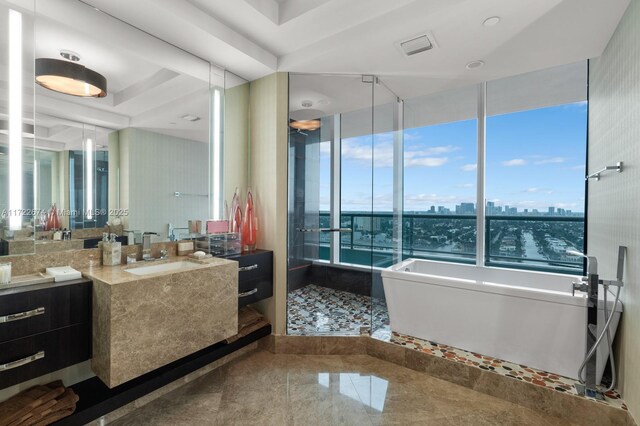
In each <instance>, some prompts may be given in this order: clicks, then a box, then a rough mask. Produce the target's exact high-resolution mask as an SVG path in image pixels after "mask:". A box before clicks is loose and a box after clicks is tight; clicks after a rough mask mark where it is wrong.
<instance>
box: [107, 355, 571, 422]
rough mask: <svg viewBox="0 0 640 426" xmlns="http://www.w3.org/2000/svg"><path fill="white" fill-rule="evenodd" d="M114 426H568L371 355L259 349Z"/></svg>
mask: <svg viewBox="0 0 640 426" xmlns="http://www.w3.org/2000/svg"><path fill="white" fill-rule="evenodd" d="M111 424H113V425H117V426H124V425H128V426H136V425H172V426H176V425H225V426H226V425H278V426H281V425H305V426H309V425H396V424H397V425H445V426H447V425H467V424H469V425H471V424H473V425H485V424H486V425H535V424H539V425H560V424H568V423H567V422H566V421H565V422H564V423H563V422H561V421H560V420H558V419H556V418H554V417H550V416H548V415H545V414H543V413H540V412H537V411H534V410H530V409H528V408H524V407H522V406H519V405H516V404H513V403H510V402H507V401H504V400H502V399H499V398H495V397H492V396H489V395H486V394H482V393H479V392H477V391H474V390H472V389H469V388H466V387H463V386H459V385H456V384H453V383H450V382H447V381H444V380H440V379H437V378H434V377H431V376H429V375H427V374H424V373H420V372H416V371H414V370H410V369H408V368H405V367H402V366H399V365H396V364H392V363H389V362H386V361H383V360H379V359H376V358H372V357H370V356H368V355H289V354H272V353H270V352H266V351H256V352H254V353H251V354H247V355H245V356H243V357H241V358H238V359H236V360H234V361H232V362H230V363H229V364H226V365H224V366H222V367H220V368H219V369H217V370H214V371H212V372H210V373H208V374H206V375H204V376H202V377H200V378H198V379H196V380H194V381H193V382H190V383H188V384H186V385H184V386H182V387H181V388H178V389H175V390H173V391H171V392H169V393H167V394H165V395H163V396H162V397H161V398H159V399H157V400H155V401H152V402H150V403H148V404H147V405H145V406H143V407H140V408H138V409H136V410H134V411H133V412H131V413H129V414H127V415H125V416H124V417H121V418H119V419H118V420H116V421H115V422H113V423H111Z"/></svg>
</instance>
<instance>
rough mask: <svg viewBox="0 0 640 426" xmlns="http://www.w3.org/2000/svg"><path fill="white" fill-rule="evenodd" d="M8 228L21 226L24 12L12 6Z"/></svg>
mask: <svg viewBox="0 0 640 426" xmlns="http://www.w3.org/2000/svg"><path fill="white" fill-rule="evenodd" d="M9 209H10V210H11V212H13V214H10V215H9V229H11V230H14V231H15V230H19V229H21V228H22V216H21V215H19V214H17V212H18V211H19V210H21V209H22V14H21V13H20V12H17V11H15V10H9Z"/></svg>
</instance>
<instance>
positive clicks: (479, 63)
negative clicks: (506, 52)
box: [466, 61, 484, 70]
mask: <svg viewBox="0 0 640 426" xmlns="http://www.w3.org/2000/svg"><path fill="white" fill-rule="evenodd" d="M482 66H484V61H471V62H469V63H468V64H467V66H466V68H467V69H468V70H475V69H478V68H480V67H482Z"/></svg>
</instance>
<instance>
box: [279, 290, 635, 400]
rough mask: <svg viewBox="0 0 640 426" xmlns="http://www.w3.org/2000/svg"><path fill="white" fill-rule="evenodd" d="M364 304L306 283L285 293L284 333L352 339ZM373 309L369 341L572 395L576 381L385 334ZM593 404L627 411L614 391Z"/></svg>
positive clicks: (377, 308) (379, 306)
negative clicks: (287, 316)
mask: <svg viewBox="0 0 640 426" xmlns="http://www.w3.org/2000/svg"><path fill="white" fill-rule="evenodd" d="M370 305H371V300H370V298H369V297H367V296H360V295H356V294H353V293H348V292H345V291H340V290H333V289H329V288H325V287H320V286H317V285H314V284H311V285H308V286H306V287H303V288H301V289H298V290H296V291H294V292H291V293H289V324H288V332H289V334H290V335H323V334H336V335H357V334H360V327H370V326H371V321H370V319H371V314H370ZM373 306H374V321H373V323H374V328H375V330H374V331H373V332H372V333H371V337H373V338H374V339H378V340H382V341H385V342H390V343H393V344H396V345H399V346H403V347H406V348H409V349H413V350H416V351H420V352H424V353H428V354H430V355H433V356H439V357H441V358H446V359H449V360H451V361H454V362H459V363H462V364H465V365H468V366H471V367H476V368H480V369H482V370H487V371H492V372H494V373H496V374H500V375H503V376H505V377H509V378H512V379H514V380H521V381H525V382H528V383H531V384H533V385H536V386H543V387H546V388H551V389H553V390H555V391H557V392H563V393H568V394H571V395H578V392H577V390H576V386H575V385H576V384H578V381H576V380H574V379H571V378H568V377H563V376H559V375H557V374H552V373H547V372H545V371H542V370H537V369H534V368H530V367H527V366H524V365H519V364H514V363H512V362H509V361H504V360H501V359H497V358H492V357H489V356H486V355H481V354H477V353H473V352H469V351H466V350H463V349H458V348H454V347H451V346H447V345H444V344H439V343H435V342H431V341H428V340H423V339H419V338H416V337H412V336H408V335H405V334H401V333H397V332H395V331H391V328H390V326H389V316H388V313H387V308H386V305H385V304H384V302H381V301H379V300H377V299H373ZM589 399H592V398H589ZM593 401H596V402H597V403H600V404H607V405H610V406H613V407H618V408H621V409H623V410H627V406H626V404H625V403H624V401H623V400H622V399H621V397H620V395H619V394H618V393H617V392H616V391H610V392H607V393H606V394H605V400H604V401H599V400H595V399H593Z"/></svg>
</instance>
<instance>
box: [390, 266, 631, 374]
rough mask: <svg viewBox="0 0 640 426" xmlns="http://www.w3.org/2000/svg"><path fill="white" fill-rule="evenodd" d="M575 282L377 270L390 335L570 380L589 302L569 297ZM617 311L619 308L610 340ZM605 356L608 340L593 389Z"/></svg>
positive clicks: (440, 270)
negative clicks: (380, 275) (446, 346)
mask: <svg viewBox="0 0 640 426" xmlns="http://www.w3.org/2000/svg"><path fill="white" fill-rule="evenodd" d="M576 279H577V277H575V276H572V275H561V274H550V273H542V272H531V271H519V270H513V269H500V268H487V267H478V266H474V265H462V264H454V263H446V262H435V261H429V260H420V259H408V260H405V261H404V262H401V263H398V264H396V265H393V266H391V267H389V268H387V269H385V270H383V271H382V280H383V284H384V293H385V296H386V299H387V306H388V308H389V319H390V322H391V329H392V330H393V331H397V332H399V333H403V334H408V335H410V336H414V337H418V338H421V339H425V340H431V341H433V342H437V343H441V344H445V345H449V346H453V347H456V348H459V349H465V350H468V351H471V352H476V353H479V354H483V355H488V356H492V357H495V358H499V359H502V360H505V361H511V362H514V363H517V364H522V365H525V366H528V367H533V368H537V369H540V370H544V371H547V372H550V373H555V374H560V375H562V376H566V377H571V378H574V379H577V375H578V368H579V366H580V364H581V363H582V361H583V359H584V356H585V354H586V321H587V307H586V306H587V298H586V295H585V294H584V293H580V292H576V294H575V296H572V294H571V289H572V284H571V283H572V281H575V280H576ZM600 297H601V298H602V297H603V291H602V287H600ZM613 299H614V298H613V296H610V297H608V300H607V306H608V309H609V312H610V311H611V309H612V308H613ZM602 302H603V301H602V300H600V304H599V308H600V309H599V317H598V324H599V327H600V329H599V330H598V333H600V331H601V329H602V327H603V325H604V312H603V309H602V308H603V307H604V304H603V303H602ZM621 312H622V304H621V303H618V306H617V309H616V314H615V317H614V318H613V320H612V327H611V338H612V339H613V336H614V335H615V330H616V328H617V327H618V322H619V320H620V314H621ZM608 355H609V348H608V345H606V341H605V342H604V343H603V344H601V346H600V348H598V360H597V362H598V371H597V373H598V374H597V380H598V383H599V382H600V380H601V378H602V373H603V370H604V367H605V363H606V359H607V356H608Z"/></svg>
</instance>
